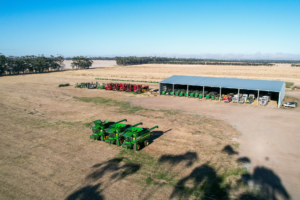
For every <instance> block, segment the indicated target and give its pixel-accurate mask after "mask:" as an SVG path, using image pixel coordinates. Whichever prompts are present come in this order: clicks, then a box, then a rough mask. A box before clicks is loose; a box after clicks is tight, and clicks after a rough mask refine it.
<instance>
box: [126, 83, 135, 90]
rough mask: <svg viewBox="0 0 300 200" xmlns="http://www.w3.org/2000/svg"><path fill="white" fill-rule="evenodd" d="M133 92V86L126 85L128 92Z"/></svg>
mask: <svg viewBox="0 0 300 200" xmlns="http://www.w3.org/2000/svg"><path fill="white" fill-rule="evenodd" d="M132 91H133V85H132V84H126V92H132Z"/></svg>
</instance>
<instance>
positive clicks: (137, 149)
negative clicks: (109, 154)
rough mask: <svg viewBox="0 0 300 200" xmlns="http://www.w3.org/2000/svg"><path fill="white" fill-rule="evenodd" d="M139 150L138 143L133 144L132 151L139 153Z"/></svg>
mask: <svg viewBox="0 0 300 200" xmlns="http://www.w3.org/2000/svg"><path fill="white" fill-rule="evenodd" d="M140 148H141V145H140V144H139V143H135V144H134V150H135V151H139V150H140Z"/></svg>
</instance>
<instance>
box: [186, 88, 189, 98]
mask: <svg viewBox="0 0 300 200" xmlns="http://www.w3.org/2000/svg"><path fill="white" fill-rule="evenodd" d="M186 92H187V98H189V86H187V91H186Z"/></svg>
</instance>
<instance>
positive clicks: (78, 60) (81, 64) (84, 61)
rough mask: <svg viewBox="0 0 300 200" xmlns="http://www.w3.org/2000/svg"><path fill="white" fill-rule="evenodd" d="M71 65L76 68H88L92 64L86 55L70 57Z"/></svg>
mask: <svg viewBox="0 0 300 200" xmlns="http://www.w3.org/2000/svg"><path fill="white" fill-rule="evenodd" d="M72 61H73V62H72V63H71V66H72V68H73V69H74V68H76V69H88V68H90V66H92V64H93V61H92V60H91V59H89V58H87V57H83V56H76V57H73V58H72Z"/></svg>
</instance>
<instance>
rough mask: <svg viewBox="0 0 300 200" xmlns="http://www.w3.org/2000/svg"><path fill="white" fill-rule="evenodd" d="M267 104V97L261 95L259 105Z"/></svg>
mask: <svg viewBox="0 0 300 200" xmlns="http://www.w3.org/2000/svg"><path fill="white" fill-rule="evenodd" d="M267 104H268V98H264V97H263V98H262V99H261V102H260V105H261V106H266V105H267Z"/></svg>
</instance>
